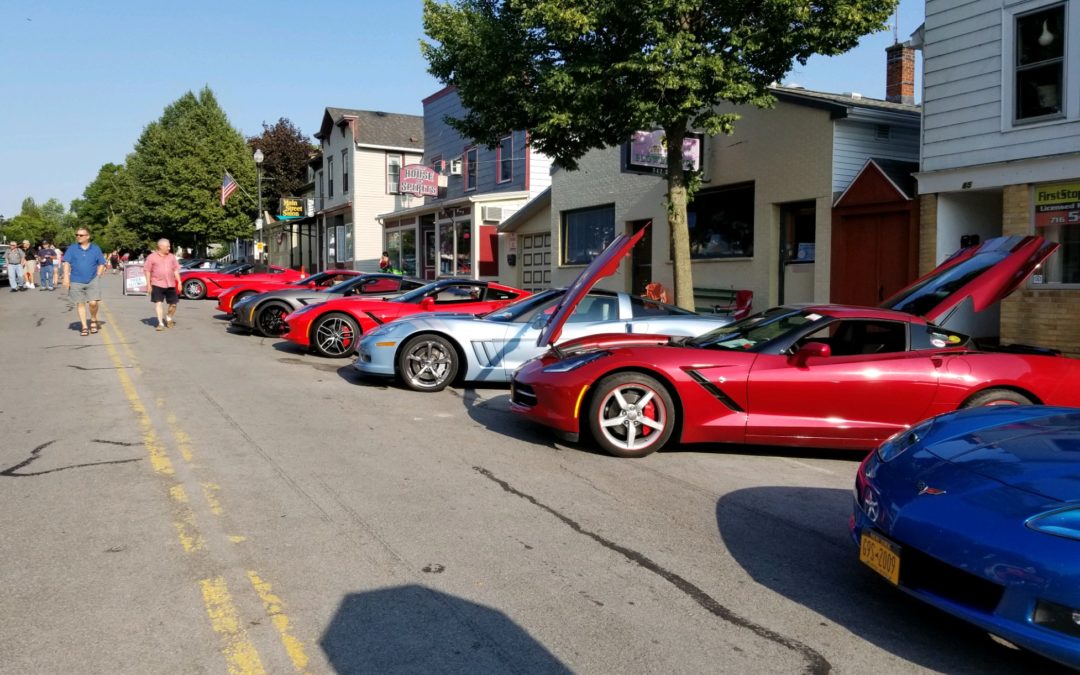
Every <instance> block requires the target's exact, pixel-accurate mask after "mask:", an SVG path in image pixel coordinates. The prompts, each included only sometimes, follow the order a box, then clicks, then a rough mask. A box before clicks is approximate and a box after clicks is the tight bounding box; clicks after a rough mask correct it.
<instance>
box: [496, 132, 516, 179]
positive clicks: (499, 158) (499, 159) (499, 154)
mask: <svg viewBox="0 0 1080 675" xmlns="http://www.w3.org/2000/svg"><path fill="white" fill-rule="evenodd" d="M506 141H509V144H508V145H509V148H510V157H509V160H510V161H509V168H510V171H509V173H508V175H507V176H506V177H505V178H503V159H504V157H503V143H504V142H506ZM513 180H514V134H507V135H505V136H503V137H502V138H500V139H499V144H498V145H497V146H495V184H496V185H502V184H505V183H511V182H513Z"/></svg>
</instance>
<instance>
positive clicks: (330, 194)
mask: <svg viewBox="0 0 1080 675" xmlns="http://www.w3.org/2000/svg"><path fill="white" fill-rule="evenodd" d="M326 187H327V197H326V198H327V199H333V198H334V156H333V155H330V156H329V157H327V158H326Z"/></svg>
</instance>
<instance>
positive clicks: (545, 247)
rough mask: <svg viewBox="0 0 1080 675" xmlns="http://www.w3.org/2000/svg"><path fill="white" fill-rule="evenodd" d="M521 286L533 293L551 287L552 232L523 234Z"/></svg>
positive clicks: (521, 238)
mask: <svg viewBox="0 0 1080 675" xmlns="http://www.w3.org/2000/svg"><path fill="white" fill-rule="evenodd" d="M520 240H521V247H520V248H521V287H522V288H523V289H525V290H527V291H532V292H533V293H535V292H537V291H542V290H544V289H546V288H551V233H550V232H549V233H547V234H523V235H520Z"/></svg>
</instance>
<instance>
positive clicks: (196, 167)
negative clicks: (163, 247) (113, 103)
mask: <svg viewBox="0 0 1080 675" xmlns="http://www.w3.org/2000/svg"><path fill="white" fill-rule="evenodd" d="M127 170H128V172H130V175H131V181H132V183H133V185H134V199H133V204H132V209H131V213H130V214H129V215H127V216H126V218H127V224H128V226H129V227H130V228H132V229H134V230H135V231H136V232H138V233H139V235H140V237H141V238H142V239H143V240H145V241H152V240H154V239H156V238H158V237H161V236H165V237H168V238H169V239H171V240H172V241H173V242H175V243H177V244H179V245H181V246H186V247H192V248H196V247H197V248H200V249H202V248H205V246H206V244H208V243H211V242H226V241H231V240H232V239H234V238H237V237H244V238H246V237H250V236H251V234H252V222H253V220H254V217H255V210H256V209H255V203H254V201H253V200H252V199H251V198H250V197H248V196H247V195H251V194H253V193H254V189H255V165H254V162H252V159H251V154H250V153H249V152H248V147H247V144H246V142H245V140H244V137H243V136H242V135H241V134H240V132H238V131H237V130H236V129H234V128H233V127H232V126H231V125H230V124H229V120H228V118H227V117H226V115H225V112H224V111H223V110H222V109H221V106H220V105H218V102H217V99H216V98H215V97H214V94H213V92H212V91H210V89H209V88H208V87H206V88H203V89H202V90H201V91H200V92H199V94H198V96H196V95H195V94H193V93H191V92H188V93H186V94H184V95H183V96H181V97H180V98H179V99H177V100H176V101H174V102H173V103H171V104H170V105H169V106H168V107H166V108H165V111H164V112H163V113H162V116H161V118H160V119H159V120H157V121H155V122H152V123H151V124H149V125H147V127H146V128H145V129H144V130H143V133H142V135H141V136H140V137H139V140H138V142H137V143H136V144H135V151H134V153H132V154H131V156H129V158H128V161H127ZM226 172H228V173H229V174H230V175H232V177H233V178H234V179H235V180H236V182H237V183H239V185H240V187H241V189H240V190H237V191H236V192H235V193H233V195H232V197H231V198H230V199H229V201H228V202H227V203H226V205H225V206H224V207H222V206H221V205H220V202H219V198H220V194H221V180H222V176H223V175H224V174H225V173H226ZM245 191H246V194H245Z"/></svg>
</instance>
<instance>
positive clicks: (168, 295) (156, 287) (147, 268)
mask: <svg viewBox="0 0 1080 675" xmlns="http://www.w3.org/2000/svg"><path fill="white" fill-rule="evenodd" d="M143 273H145V274H146V285H147V286H149V287H150V302H152V303H154V311H155V312H157V320H158V325H157V330H165V326H166V317H165V315H164V313H163V311H162V310H163V309H164V307H162V304H163V303H168V304H169V314H168V319H167V321H168V326H169V328H172V327H173V326H175V325H176V322H175V321H173V317H174V316H176V303H178V302H179V301H180V296H179V293H177V291H176V289H177V288H178V287H179V285H180V263H179V261H177V259H176V256H175V255H173V254H172V253H170V252H169V240H168V239H158V243H157V250H156V251H154V252H153V253H151V254H150V255H148V256H147V257H146V262H144V263H143Z"/></svg>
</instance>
